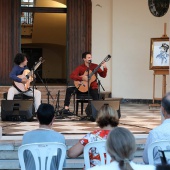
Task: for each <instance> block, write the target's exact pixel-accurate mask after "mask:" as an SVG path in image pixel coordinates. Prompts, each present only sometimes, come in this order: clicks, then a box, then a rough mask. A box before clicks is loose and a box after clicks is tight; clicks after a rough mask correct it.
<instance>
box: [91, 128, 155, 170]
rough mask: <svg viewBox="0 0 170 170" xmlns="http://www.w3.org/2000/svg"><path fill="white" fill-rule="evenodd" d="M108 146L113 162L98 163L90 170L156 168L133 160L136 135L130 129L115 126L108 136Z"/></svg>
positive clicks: (149, 169) (142, 169) (143, 169)
mask: <svg viewBox="0 0 170 170" xmlns="http://www.w3.org/2000/svg"><path fill="white" fill-rule="evenodd" d="M106 147H107V151H108V153H109V154H110V156H111V158H112V162H111V163H110V164H107V165H101V166H99V165H97V166H95V167H93V168H90V169H88V170H155V166H153V165H142V164H135V163H134V162H132V160H133V156H134V153H135V151H136V143H135V137H134V136H133V134H132V133H131V132H130V131H129V130H128V129H125V128H122V127H115V128H114V129H113V130H112V131H111V132H110V134H109V136H108V138H107V142H106Z"/></svg>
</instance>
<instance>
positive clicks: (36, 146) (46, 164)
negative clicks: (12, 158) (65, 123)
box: [18, 142, 66, 170]
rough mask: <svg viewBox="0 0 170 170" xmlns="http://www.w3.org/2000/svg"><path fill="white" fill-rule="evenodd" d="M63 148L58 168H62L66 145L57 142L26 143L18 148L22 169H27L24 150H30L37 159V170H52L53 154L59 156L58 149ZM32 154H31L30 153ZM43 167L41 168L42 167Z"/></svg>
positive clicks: (59, 169)
mask: <svg viewBox="0 0 170 170" xmlns="http://www.w3.org/2000/svg"><path fill="white" fill-rule="evenodd" d="M59 149H60V150H61V152H60V153H61V157H60V162H59V165H58V170H62V168H63V164H64V160H65V157H66V146H65V145H64V144H62V143H57V142H45V143H32V144H25V145H22V146H20V147H19V148H18V157H19V163H20V166H21V170H25V169H26V167H25V163H24V151H30V152H31V154H32V156H33V159H34V161H35V167H36V170H50V165H51V160H52V158H53V156H57V155H58V153H57V151H58V150H59ZM30 156H31V155H30ZM40 167H41V169H40Z"/></svg>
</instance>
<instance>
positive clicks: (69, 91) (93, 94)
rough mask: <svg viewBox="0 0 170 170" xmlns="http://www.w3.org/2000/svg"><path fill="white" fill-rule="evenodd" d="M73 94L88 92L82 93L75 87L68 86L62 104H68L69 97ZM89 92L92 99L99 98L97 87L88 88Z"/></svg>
mask: <svg viewBox="0 0 170 170" xmlns="http://www.w3.org/2000/svg"><path fill="white" fill-rule="evenodd" d="M74 94H88V92H86V93H82V92H80V91H78V90H77V88H76V87H68V88H67V90H66V96H65V100H64V106H69V105H70V98H71V96H72V95H74ZM89 94H90V96H91V97H92V99H93V100H99V95H98V89H91V88H89Z"/></svg>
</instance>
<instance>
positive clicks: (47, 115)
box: [22, 103, 65, 170]
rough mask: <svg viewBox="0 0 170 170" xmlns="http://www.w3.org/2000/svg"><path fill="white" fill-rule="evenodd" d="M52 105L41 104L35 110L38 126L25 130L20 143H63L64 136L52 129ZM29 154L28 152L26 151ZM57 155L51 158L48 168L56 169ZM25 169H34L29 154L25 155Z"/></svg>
mask: <svg viewBox="0 0 170 170" xmlns="http://www.w3.org/2000/svg"><path fill="white" fill-rule="evenodd" d="M54 112H55V111H54V107H53V106H52V105H50V104H45V103H43V104H41V105H40V106H39V108H38V111H37V119H38V121H39V128H38V129H36V130H32V131H30V132H26V133H25V134H24V136H23V140H22V145H24V144H30V143H41V142H59V143H63V144H65V138H64V136H63V135H62V134H60V133H59V132H56V131H54V130H52V125H53V122H54V119H55V117H54ZM28 154H29V153H28ZM59 158H60V154H59V156H58V157H57V158H56V157H54V158H53V161H52V164H51V168H50V170H57V169H58V168H57V165H58V161H59ZM26 167H27V168H26V169H31V170H34V169H35V164H34V160H33V158H32V156H31V155H27V159H26Z"/></svg>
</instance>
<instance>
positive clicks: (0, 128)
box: [0, 126, 2, 139]
mask: <svg viewBox="0 0 170 170" xmlns="http://www.w3.org/2000/svg"><path fill="white" fill-rule="evenodd" d="M1 137H2V127H1V126H0V139H1Z"/></svg>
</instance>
